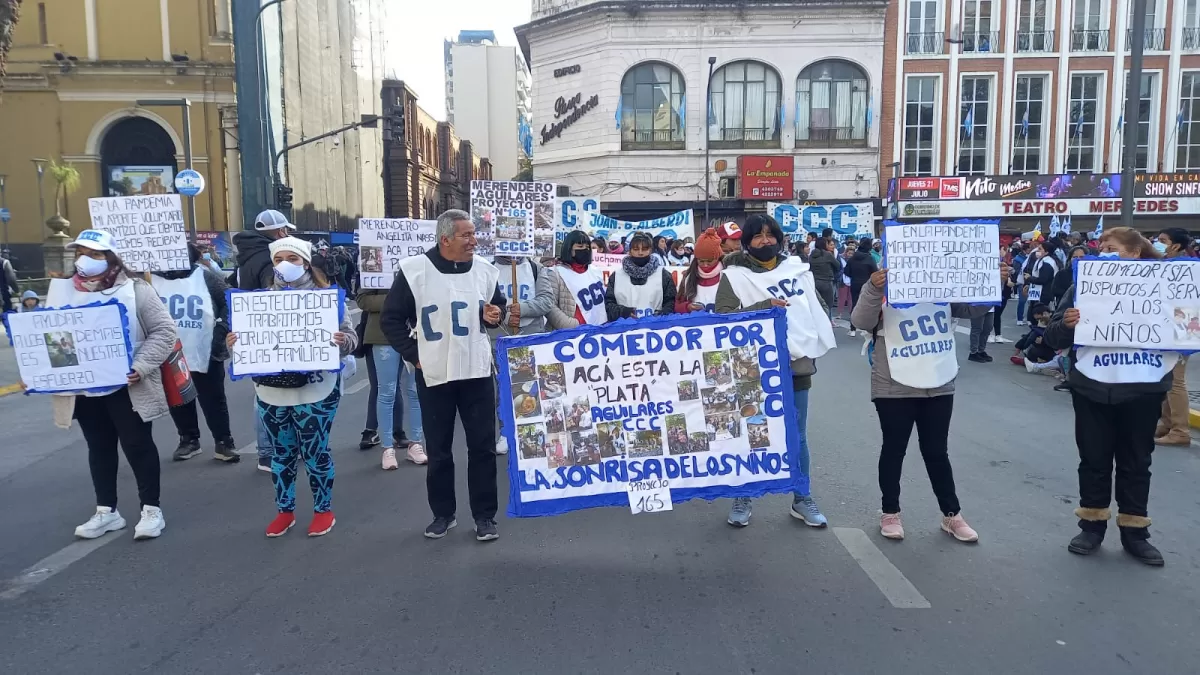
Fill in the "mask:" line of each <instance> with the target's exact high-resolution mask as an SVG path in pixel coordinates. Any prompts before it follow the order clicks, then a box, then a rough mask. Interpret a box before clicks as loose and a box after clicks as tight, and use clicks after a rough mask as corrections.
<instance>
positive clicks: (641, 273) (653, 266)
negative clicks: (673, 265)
mask: <svg viewBox="0 0 1200 675" xmlns="http://www.w3.org/2000/svg"><path fill="white" fill-rule="evenodd" d="M660 266H662V261H661V260H660V259H659V257H658V256H656V255H653V254H651V255H650V262H648V263H646V264H645V265H642V266H640V267H639V266H637V265H634V264H633V258H632V257H630V256H625V259H624V260H622V261H621V269H623V270H625V273H626V274H628V275H629V278H630V279H633V280H634V281H637V282H645V281H646V280H647V279H649V278H650V275H651V274H654V273H655V272H657V271H658V268H659V267H660Z"/></svg>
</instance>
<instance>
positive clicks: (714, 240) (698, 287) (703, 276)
mask: <svg viewBox="0 0 1200 675" xmlns="http://www.w3.org/2000/svg"><path fill="white" fill-rule="evenodd" d="M723 269H724V267H722V266H721V238H720V237H719V236H717V233H716V232H715V231H713V230H711V229H708V230H705V231H704V232H702V233H700V241H698V242H696V257H695V258H694V259H693V260H692V262H691V264H689V265H688V268H687V271H686V272H684V273H683V278H682V279H680V280H679V292H678V293H677V294H676V295H675V313H676V314H687V313H688V312H711V311H713V309H714V308H715V307H716V303H717V286H718V285H720V283H721V271H722V270H723Z"/></svg>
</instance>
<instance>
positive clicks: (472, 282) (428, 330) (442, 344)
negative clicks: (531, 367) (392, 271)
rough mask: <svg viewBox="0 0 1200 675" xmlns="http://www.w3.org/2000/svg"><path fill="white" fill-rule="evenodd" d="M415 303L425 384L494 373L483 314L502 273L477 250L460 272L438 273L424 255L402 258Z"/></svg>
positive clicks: (401, 269) (419, 349) (404, 273)
mask: <svg viewBox="0 0 1200 675" xmlns="http://www.w3.org/2000/svg"><path fill="white" fill-rule="evenodd" d="M400 273H401V274H403V275H404V278H405V279H406V280H407V281H408V287H409V288H410V289H411V290H412V294H413V299H414V300H415V302H416V307H417V326H416V332H417V351H418V354H419V356H420V360H421V375H422V377H424V378H425V384H426V385H427V386H430V387H436V386H437V385H439V384H445V383H447V382H453V381H456V380H471V379H478V378H483V377H489V376H491V374H492V343H491V340H490V339H488V334H487V331H486V329H485V327H484V325H483V320H482V317H481V314H482V312H483V307H484V306H485V305H487V304H488V303H490V302H491V300H492V295H493V294H494V293H495V291H496V280H497V279H498V278H499V276H500V273H499V271H498V270H497V269H496V267H495V266H494V265H492V264H491V263H489V262H488V261H486V260H484V259H483V258H480V257H479V256H475V257H474V258H473V260H472V262H471V269H470V270H469V271H467V272H464V273H463V274H442V273H441V272H439V271H438V269H437V268H436V267H434V265H433V262H432V261H430V260H429V257H428V256H424V255H419V256H413V257H411V258H405V259H404V260H402V261H400Z"/></svg>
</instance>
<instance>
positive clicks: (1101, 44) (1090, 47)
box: [1071, 30, 1108, 52]
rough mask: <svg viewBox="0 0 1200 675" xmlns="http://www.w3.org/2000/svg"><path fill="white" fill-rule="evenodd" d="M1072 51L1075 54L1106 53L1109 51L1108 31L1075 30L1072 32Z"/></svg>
mask: <svg viewBox="0 0 1200 675" xmlns="http://www.w3.org/2000/svg"><path fill="white" fill-rule="evenodd" d="M1071 51H1073V52H1106V51H1108V31H1106V30H1073V31H1071Z"/></svg>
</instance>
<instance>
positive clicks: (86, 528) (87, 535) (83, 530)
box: [75, 506, 125, 539]
mask: <svg viewBox="0 0 1200 675" xmlns="http://www.w3.org/2000/svg"><path fill="white" fill-rule="evenodd" d="M123 529H125V519H124V518H122V517H121V514H120V513H119V512H117V510H116V509H112V508H109V507H107V506H97V507H96V514H95V515H94V516H92V517H91V518H89V519H88V521H87V522H86V523H84V524H82V525H80V526H79V527H77V528H75V536H76V537H79V538H80V539H96V538H97V537H103V536H104V535H105V534H108V533H109V532H116V531H117V530H123Z"/></svg>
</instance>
